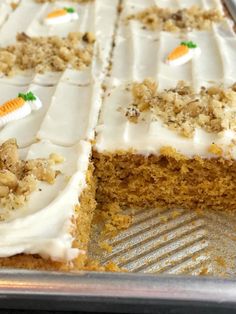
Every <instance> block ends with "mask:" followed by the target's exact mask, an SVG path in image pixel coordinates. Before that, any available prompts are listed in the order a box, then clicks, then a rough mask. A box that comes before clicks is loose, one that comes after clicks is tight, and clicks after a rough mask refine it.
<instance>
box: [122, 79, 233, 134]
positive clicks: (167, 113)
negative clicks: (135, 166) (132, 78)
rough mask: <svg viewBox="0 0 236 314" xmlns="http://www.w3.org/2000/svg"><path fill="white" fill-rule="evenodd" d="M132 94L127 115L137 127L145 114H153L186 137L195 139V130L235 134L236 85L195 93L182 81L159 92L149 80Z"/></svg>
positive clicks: (134, 88)
mask: <svg viewBox="0 0 236 314" xmlns="http://www.w3.org/2000/svg"><path fill="white" fill-rule="evenodd" d="M132 94H133V103H132V104H131V105H129V106H128V108H127V109H126V112H125V116H126V117H127V118H128V119H129V120H130V121H131V122H135V123H136V122H137V121H138V118H140V115H141V113H142V112H143V111H148V110H150V111H151V112H152V115H153V118H154V119H158V118H161V119H162V120H163V122H164V124H165V125H167V126H168V127H169V128H170V129H172V130H177V131H178V132H179V133H180V134H181V135H183V136H186V137H192V136H193V134H194V131H195V128H196V127H200V128H203V129H204V130H205V131H207V132H210V133H220V132H222V131H225V130H229V129H230V130H234V131H236V91H235V84H234V85H233V86H232V87H231V88H226V89H224V88H221V87H219V86H213V87H210V88H205V87H202V88H201V90H200V92H199V93H195V92H194V91H193V89H192V88H191V87H189V86H188V85H186V84H185V83H184V82H182V81H180V82H179V83H178V85H177V86H176V88H173V89H168V90H164V91H160V92H159V91H158V89H157V84H156V83H155V82H154V81H152V80H149V79H146V80H144V81H143V82H142V83H134V84H133V87H132ZM134 113H135V114H134ZM134 117H135V121H134Z"/></svg>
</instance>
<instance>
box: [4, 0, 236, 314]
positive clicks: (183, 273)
mask: <svg viewBox="0 0 236 314" xmlns="http://www.w3.org/2000/svg"><path fill="white" fill-rule="evenodd" d="M224 2H225V4H226V5H227V7H228V9H229V11H230V12H231V15H232V16H233V17H234V16H236V15H235V12H236V1H234V0H231V1H229V0H226V1H224ZM131 212H132V217H133V222H132V225H131V226H130V227H129V228H128V229H127V230H123V231H122V232H120V233H119V234H118V235H116V236H115V237H112V238H109V237H107V238H106V239H105V241H106V242H107V244H108V245H109V246H111V247H112V251H111V252H107V251H105V250H102V249H101V248H100V247H99V245H98V241H97V239H98V234H99V233H100V226H99V225H98V226H97V227H96V228H93V233H92V238H91V243H90V248H89V254H90V257H91V258H92V259H96V260H99V262H100V263H101V264H102V265H105V264H106V263H108V262H114V263H115V264H116V265H117V266H119V267H120V268H122V269H124V270H126V271H127V272H123V273H103V272H100V273H96V272H76V273H56V272H50V273H49V272H37V271H23V270H13V269H2V270H0V308H1V309H3V308H5V309H6V308H11V309H14V308H15V309H28V310H29V309H41V310H43V309H47V310H49V309H51V310H52V309H53V310H77V311H78V310H83V311H90V312H109V311H111V312H114V313H115V312H116V313H128V312H136V313H148V312H155V313H157V311H156V309H157V308H156V306H157V305H158V309H165V308H167V307H168V306H173V305H174V307H175V311H174V312H173V311H172V312H171V313H178V310H179V309H185V310H186V313H189V311H190V310H189V309H190V307H191V308H193V307H195V308H196V307H197V308H198V309H199V310H201V313H207V310H209V309H214V313H226V311H227V310H228V311H229V313H232V311H233V310H235V311H236V277H235V274H236V212H227V211H226V212H215V211H213V210H211V211H210V210H204V211H194V210H192V211H190V210H189V211H187V210H183V209H181V208H180V209H179V208H177V209H176V208H175V209H173V208H170V209H167V210H159V209H149V210H145V211H143V210H134V211H130V210H129V211H125V212H124V213H127V214H128V215H130V213H131ZM221 310H222V312H221ZM191 311H192V310H191ZM192 312H193V311H192ZM181 313H183V312H181Z"/></svg>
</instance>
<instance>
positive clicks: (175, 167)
mask: <svg viewBox="0 0 236 314" xmlns="http://www.w3.org/2000/svg"><path fill="white" fill-rule="evenodd" d="M159 3H160V7H157V6H154V1H139V2H138V3H137V2H136V1H132V0H126V1H124V2H123V11H122V14H121V18H120V20H119V27H118V31H117V40H116V46H115V48H114V52H113V60H112V64H113V67H112V69H111V73H110V80H109V81H108V82H107V88H106V94H105V97H104V104H103V108H102V112H101V115H100V119H99V122H98V126H97V128H96V131H97V138H96V144H95V146H94V153H93V156H94V163H95V175H96V177H97V180H98V189H97V195H96V197H97V201H98V202H99V203H102V204H103V203H106V202H108V201H110V202H111V201H113V202H118V203H119V204H121V205H125V206H132V207H146V208H147V207H153V206H169V205H175V206H182V207H185V208H194V207H195V208H198V207H201V208H204V207H208V208H215V209H224V210H225V209H233V208H235V205H236V199H235V196H234V186H235V183H236V177H235V169H236V163H235V157H236V155H235V153H236V146H235V144H236V142H235V139H236V137H235V136H236V133H235V131H236V129H235V115H236V107H235V105H236V86H235V82H236V75H235V71H234V70H233V69H234V65H235V63H236V56H235V48H236V36H235V33H234V31H233V28H232V26H233V24H232V22H231V21H230V20H229V19H228V18H226V17H225V16H224V12H223V9H222V6H221V4H220V2H219V1H204V4H205V5H204V6H203V5H201V6H200V7H199V8H197V7H188V6H189V5H193V4H198V5H199V4H200V1H155V4H156V5H157V4H159ZM170 3H171V5H170ZM173 3H175V5H172V4H173ZM201 3H203V2H201ZM185 7H186V8H185ZM190 21H191V22H190ZM199 21H201V22H200V23H199ZM189 23H190V24H189ZM167 24H168V25H169V26H168V27H167ZM170 24H171V25H172V26H171V27H170ZM190 26H191V27H190ZM143 47H145V48H143ZM124 59H126V60H127V62H123V60H124Z"/></svg>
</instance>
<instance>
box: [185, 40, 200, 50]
mask: <svg viewBox="0 0 236 314" xmlns="http://www.w3.org/2000/svg"><path fill="white" fill-rule="evenodd" d="M181 45H182V46H187V47H188V48H190V49H193V48H197V44H195V43H194V42H192V41H182V42H181Z"/></svg>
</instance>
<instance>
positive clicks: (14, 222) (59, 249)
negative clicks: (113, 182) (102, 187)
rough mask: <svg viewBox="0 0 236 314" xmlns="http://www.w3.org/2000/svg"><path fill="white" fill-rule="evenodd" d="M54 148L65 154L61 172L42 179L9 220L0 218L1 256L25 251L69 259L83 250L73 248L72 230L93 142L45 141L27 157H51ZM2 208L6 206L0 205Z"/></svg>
mask: <svg viewBox="0 0 236 314" xmlns="http://www.w3.org/2000/svg"><path fill="white" fill-rule="evenodd" d="M52 152H54V153H57V154H60V155H62V156H63V157H64V158H65V161H64V162H63V163H62V164H57V165H55V167H56V169H57V170H60V171H61V174H60V175H58V176H57V178H56V182H55V183H54V184H52V185H50V184H47V183H43V182H39V184H38V188H39V189H38V190H37V191H35V192H33V193H32V194H31V196H30V199H29V202H28V204H27V205H26V206H25V207H23V208H19V209H17V210H14V211H11V212H10V213H9V218H8V220H6V221H4V222H0V256H1V257H8V256H12V255H15V254H19V253H26V254H39V255H41V256H42V257H50V258H51V259H53V260H59V261H69V260H71V259H74V258H75V257H76V256H78V254H80V253H82V254H83V251H80V250H78V249H75V248H72V243H73V240H74V239H73V236H72V234H71V230H72V228H73V224H72V217H73V216H74V215H75V210H74V209H75V205H77V204H78V203H79V201H78V196H80V194H81V192H82V191H83V190H84V188H85V187H86V173H87V169H88V163H89V156H90V153H91V145H90V144H89V143H87V142H83V141H82V142H80V143H79V144H77V145H75V146H72V147H69V148H64V147H60V146H56V145H53V144H51V143H50V142H48V141H42V142H39V143H37V144H34V145H32V146H31V147H30V148H29V150H28V154H27V159H34V158H40V157H48V155H50V154H51V153H52ZM0 212H1V213H5V210H4V209H3V208H1V209H0Z"/></svg>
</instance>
